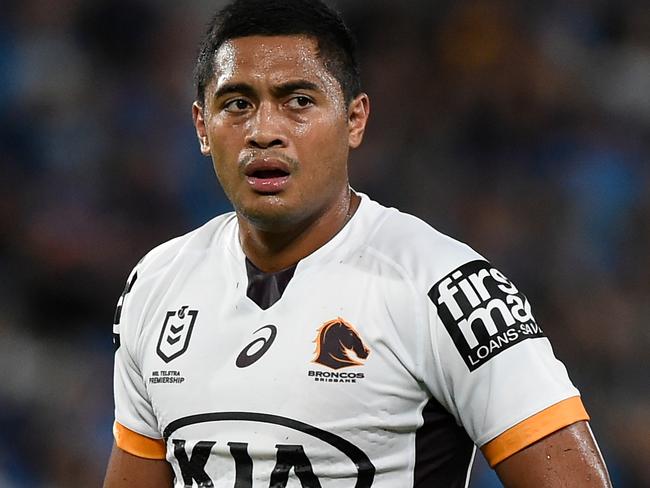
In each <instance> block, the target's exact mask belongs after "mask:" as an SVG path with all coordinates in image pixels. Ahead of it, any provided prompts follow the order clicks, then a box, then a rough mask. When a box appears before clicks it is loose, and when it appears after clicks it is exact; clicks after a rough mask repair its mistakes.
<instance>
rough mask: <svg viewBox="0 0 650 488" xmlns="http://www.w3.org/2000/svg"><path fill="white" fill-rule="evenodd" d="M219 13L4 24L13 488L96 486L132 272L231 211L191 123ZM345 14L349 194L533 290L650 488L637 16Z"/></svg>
mask: <svg viewBox="0 0 650 488" xmlns="http://www.w3.org/2000/svg"><path fill="white" fill-rule="evenodd" d="M221 4H223V2H220V1H207V0H200V1H199V0H195V1H191V2H173V1H171V0H156V1H153V0H150V1H147V0H94V1H90V0H85V1H81V0H58V1H57V2H52V1H51V0H20V1H14V0H3V1H2V2H1V3H0V192H1V193H0V194H1V198H0V226H1V228H2V229H3V231H2V232H1V233H0V371H2V373H1V376H0V441H1V442H0V487H2V488H23V487H52V488H58V487H73V486H74V487H77V486H84V487H85V486H88V487H90V486H99V485H100V483H101V481H100V480H101V479H102V477H103V472H104V467H105V463H106V460H107V457H108V453H109V449H110V446H111V443H112V438H111V423H112V408H113V406H112V392H111V388H112V384H111V382H112V379H111V376H112V347H111V324H112V315H113V308H114V306H115V303H116V301H117V298H118V296H119V294H120V292H121V290H122V287H123V284H124V281H125V279H126V277H127V274H128V272H129V270H130V269H131V267H132V266H133V265H134V264H135V263H136V262H137V261H138V260H139V258H140V257H141V256H142V255H143V254H144V253H145V252H146V251H147V250H149V249H150V248H151V247H153V246H154V245H156V244H157V243H160V242H162V241H164V240H167V239H169V238H170V237H172V236H176V235H178V234H181V233H184V232H186V231H188V230H190V229H192V228H193V227H195V226H197V225H199V224H201V223H203V222H205V221H206V220H207V219H209V218H211V217H212V216H214V215H215V214H218V213H221V212H223V211H226V210H229V208H230V207H229V204H228V202H227V201H226V200H225V199H224V197H223V194H222V193H221V191H220V190H219V189H218V187H217V184H216V180H215V178H214V176H213V172H212V168H211V164H210V161H209V160H207V159H204V158H203V157H201V155H200V153H199V150H198V146H197V143H196V141H195V136H194V130H193V127H192V123H191V116H190V104H191V102H192V99H193V87H192V83H191V72H192V68H193V64H194V59H195V56H196V52H197V51H196V46H197V43H198V40H199V38H200V36H201V34H202V33H203V31H204V27H205V24H206V22H207V16H208V15H210V14H211V13H212V12H213V11H214V9H215V8H216V7H217V6H219V5H221ZM338 6H339V8H340V9H341V10H342V11H343V12H344V14H345V17H346V18H347V20H348V21H349V23H350V25H351V27H352V28H353V30H354V31H355V32H356V34H357V36H358V38H359V41H360V51H361V57H362V68H363V78H364V87H365V90H366V91H367V92H368V93H369V94H370V97H371V100H372V102H373V105H372V117H371V121H370V126H369V129H368V132H367V138H366V141H365V143H364V145H363V147H362V148H361V149H359V150H358V151H356V152H355V153H354V154H353V159H352V180H353V185H354V187H355V188H356V189H358V190H361V191H364V192H367V193H369V194H371V195H372V196H373V197H374V198H375V199H377V200H379V201H380V202H382V203H384V204H387V205H395V206H398V207H399V208H401V209H402V210H405V211H409V212H412V213H415V214H416V215H419V216H421V217H423V218H424V219H426V220H427V221H428V222H430V223H431V224H433V225H434V226H436V227H437V228H439V229H440V230H442V231H443V232H445V233H449V234H452V235H453V236H455V237H457V238H460V239H461V240H464V241H467V242H469V243H471V244H472V245H473V246H474V247H475V248H476V249H477V250H479V251H480V252H481V253H483V254H484V255H486V256H488V257H489V258H490V259H491V260H492V261H493V262H494V264H495V265H496V266H498V267H499V268H501V269H502V270H503V271H504V272H505V273H506V274H507V275H509V276H510V277H511V278H512V279H513V280H514V281H515V282H516V283H517V284H518V286H520V287H521V288H522V289H523V290H525V291H526V292H527V295H528V296H529V298H530V299H531V301H532V303H533V304H534V310H535V311H536V316H537V319H538V321H539V322H540V323H541V324H542V326H543V327H544V328H545V331H546V332H547V334H548V335H549V336H550V338H551V341H552V342H553V344H554V347H555V351H556V354H557V355H558V356H559V357H560V358H561V359H562V360H563V361H564V362H565V363H566V364H567V366H568V368H569V371H570V372H571V375H572V378H573V380H574V381H575V383H576V384H577V385H578V387H579V388H580V389H581V391H582V393H583V397H584V401H585V403H586V405H587V408H588V410H589V412H590V413H591V415H592V417H593V421H592V427H593V430H594V431H595V433H596V435H597V437H598V439H599V441H600V444H601V448H602V450H603V452H604V454H605V457H606V458H607V461H608V464H609V467H610V470H611V471H612V476H613V478H614V479H615V482H616V486H618V487H643V486H650V482H649V481H648V480H650V462H648V461H649V460H650V419H649V415H650V388H649V386H650V384H649V383H650V382H649V380H648V378H649V370H650V369H649V364H648V362H649V361H648V358H649V355H648V347H649V345H650V332H649V330H650V328H649V327H648V317H649V316H650V164H649V156H650V9H649V8H648V3H647V0H639V1H633V0H619V1H605V0H591V1H590V0H562V1H560V0H557V1H553V0H549V1H545V2H508V1H505V0H463V1H458V0H456V1H424V0H421V1H416V0H401V1H399V2H397V1H387V0H383V1H380V0H372V1H370V0H367V1H362V0H346V1H343V0H341V1H340V2H339V3H338ZM479 457H480V456H479ZM471 486H472V487H473V488H488V487H493V486H500V485H499V484H498V482H497V481H495V478H494V476H493V475H491V474H490V472H488V471H486V470H485V468H484V464H481V463H479V465H478V466H477V468H476V476H475V479H474V481H473V484H472V485H471Z"/></svg>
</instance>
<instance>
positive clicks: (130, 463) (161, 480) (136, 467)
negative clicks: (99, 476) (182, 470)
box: [104, 444, 174, 488]
mask: <svg viewBox="0 0 650 488" xmlns="http://www.w3.org/2000/svg"><path fill="white" fill-rule="evenodd" d="M173 482H174V474H173V471H172V469H171V466H170V464H169V463H168V462H167V461H166V460H164V459H145V458H141V457H138V456H134V455H133V454H129V453H128V452H126V451H123V450H122V449H120V448H119V447H117V446H116V445H115V444H113V451H112V452H111V457H110V460H109V462H108V469H107V470H106V479H105V480H104V488H164V487H169V488H171V487H172V486H173Z"/></svg>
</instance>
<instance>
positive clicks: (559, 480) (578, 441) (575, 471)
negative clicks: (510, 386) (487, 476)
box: [495, 421, 612, 488]
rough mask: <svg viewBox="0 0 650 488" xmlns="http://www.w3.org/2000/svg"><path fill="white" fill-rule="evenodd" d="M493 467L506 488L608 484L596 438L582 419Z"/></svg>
mask: <svg viewBox="0 0 650 488" xmlns="http://www.w3.org/2000/svg"><path fill="white" fill-rule="evenodd" d="M495 470H496V472H497V474H498V475H499V478H501V481H502V482H503V484H504V485H505V486H506V487H507V488H526V487H535V488H546V487H549V488H550V487H556V486H563V487H567V488H574V487H575V488H583V487H594V488H607V487H611V486H612V485H611V481H610V480H609V476H608V474H607V468H606V467H605V462H604V461H603V458H602V456H601V454H600V451H599V449H598V446H597V445H596V441H595V440H594V437H593V435H592V433H591V430H590V429H589V425H588V424H587V422H584V421H582V422H577V423H575V424H572V425H569V426H567V427H564V428H563V429H560V430H558V431H557V432H555V433H553V434H551V435H549V436H547V437H544V438H543V439H541V440H539V441H538V442H536V443H534V444H532V445H530V446H528V447H526V448H525V449H523V450H521V451H519V452H517V453H516V454H513V455H512V456H510V457H509V458H507V459H506V460H504V461H502V462H501V463H499V464H498V465H497V466H496V467H495Z"/></svg>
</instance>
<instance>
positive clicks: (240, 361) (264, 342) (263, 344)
mask: <svg viewBox="0 0 650 488" xmlns="http://www.w3.org/2000/svg"><path fill="white" fill-rule="evenodd" d="M262 330H268V331H269V335H268V337H264V336H262V337H258V338H257V339H255V340H254V341H253V342H251V343H250V344H248V345H247V346H246V347H245V348H244V349H243V350H242V352H240V353H239V356H237V359H236V360H235V364H236V365H237V367H238V368H246V367H248V366H250V365H251V364H253V363H254V362H255V361H257V360H258V359H260V358H261V357H262V356H264V354H265V353H266V351H268V350H269V348H270V347H271V345H272V344H273V341H274V340H275V336H276V335H277V333H278V328H277V327H276V326H275V325H272V324H269V325H265V326H264V327H260V328H259V329H257V330H256V331H255V332H254V334H257V333H258V332H260V331H262ZM251 351H253V352H252V353H251Z"/></svg>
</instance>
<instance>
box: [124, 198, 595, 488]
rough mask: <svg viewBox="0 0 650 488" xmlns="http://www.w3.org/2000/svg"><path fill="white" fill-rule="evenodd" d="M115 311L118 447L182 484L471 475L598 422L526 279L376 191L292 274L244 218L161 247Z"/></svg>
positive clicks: (440, 481) (351, 483) (444, 479)
mask: <svg viewBox="0 0 650 488" xmlns="http://www.w3.org/2000/svg"><path fill="white" fill-rule="evenodd" d="M115 322H116V324H115V326H114V334H115V341H116V346H117V349H116V356H115V403H116V409H115V420H116V422H115V429H114V431H115V436H116V442H117V445H118V446H120V447H121V448H122V449H124V450H126V451H128V452H131V453H133V454H135V455H138V456H142V457H149V458H160V459H162V458H166V459H167V460H168V461H169V462H170V463H171V465H172V467H173V470H174V473H175V476H176V481H175V486H176V487H191V486H203V487H209V486H214V487H217V488H226V487H228V488H231V487H235V488H245V487H256V488H262V487H274V488H275V487H285V486H286V487H310V488H313V487H323V488H337V487H338V488H351V487H356V488H370V487H373V488H396V487H400V488H401V487H409V486H418V487H425V486H426V487H438V486H440V487H445V488H448V487H456V486H458V487H462V486H465V485H466V483H467V477H468V474H467V473H468V470H469V468H470V465H471V461H472V459H473V455H474V446H475V445H477V446H479V447H481V448H482V449H483V452H484V454H485V455H486V457H487V458H488V460H489V461H490V463H491V464H493V465H494V464H496V463H498V462H500V461H501V460H503V459H505V458H506V457H508V456H510V455H511V454H513V453H515V452H517V451H519V450H521V449H523V448H524V447H526V446H528V445H529V444H531V443H533V442H535V441H537V440H539V439H540V438H542V437H544V436H546V435H548V434H550V433H552V432H554V431H556V430H557V429H559V428H562V427H564V426H566V425H569V424H571V423H573V422H576V421H578V420H583V419H587V418H588V417H587V415H586V413H585V411H584V408H583V407H582V403H581V401H580V398H579V396H578V391H577V390H576V389H575V388H574V386H573V385H572V384H571V382H570V380H569V378H568V377H567V373H566V370H565V368H564V366H563V365H562V364H561V363H560V362H559V361H558V360H557V359H555V357H554V356H553V353H552V350H551V346H550V344H549V342H548V340H547V339H546V338H545V337H543V334H542V331H541V329H540V327H539V325H538V324H537V323H536V322H535V320H534V318H533V316H532V314H531V311H530V305H529V303H528V301H527V300H526V298H525V296H524V295H523V294H522V293H521V292H519V290H518V289H517V288H516V287H515V285H514V284H512V282H510V281H509V280H508V279H507V278H506V277H505V276H504V275H503V274H501V273H500V272H499V271H497V270H496V269H494V268H493V267H492V266H491V265H490V264H489V263H488V262H487V261H485V259H484V258H482V257H481V256H480V255H478V254H477V253H476V252H474V251H473V250H472V249H470V248H469V247H467V246H466V245H464V244H461V243H459V242H457V241H455V240H453V239H451V238H449V237H446V236H444V235H442V234H440V233H439V232H437V231H435V230H434V229H432V228H431V227H429V226H428V225H427V224H425V223H424V222H422V221H421V220H419V219H417V218H415V217H412V216H410V215H407V214H404V213H401V212H399V211H397V210H395V209H388V208H385V207H382V206H381V205H379V204H378V203H375V202H373V201H372V200H370V199H369V198H368V197H366V196H365V195H364V196H362V202H361V204H360V207H359V209H358V210H357V212H356V214H355V215H354V216H353V217H352V219H351V220H350V221H349V222H348V223H347V225H346V226H345V227H344V228H343V229H342V230H341V231H340V232H339V233H338V234H337V235H336V236H334V237H333V238H332V239H331V240H330V241H329V242H328V243H327V244H325V245H324V246H323V247H321V248H320V249H318V250H317V251H315V252H314V253H313V254H311V255H309V256H307V257H306V258H304V259H303V260H301V261H300V262H299V263H298V264H297V265H296V266H294V267H292V268H291V269H288V270H285V271H282V272H279V273H274V274H265V273H262V272H260V271H258V270H257V269H255V267H254V266H253V265H252V264H251V263H250V262H249V261H248V260H247V259H246V257H245V255H244V253H243V251H242V249H241V247H240V243H239V236H238V224H237V220H236V218H235V216H234V214H232V213H231V214H226V215H223V216H220V217H217V218H215V219H213V220H212V221H210V222H208V223H207V224H206V225H204V226H203V227H201V228H199V229H197V230H196V231H194V232H191V233H190V234H187V235H185V236H183V237H180V238H177V239H174V240H172V241H170V242H167V243H165V244H163V245H161V246H159V247H158V248H156V249H154V250H153V251H151V252H150V253H149V254H148V255H147V256H146V257H145V258H144V259H143V260H142V261H141V262H140V263H139V264H138V265H137V266H136V268H135V269H134V271H133V272H132V274H131V276H130V278H129V281H128V284H127V287H126V289H125V292H124V294H123V295H122V297H121V299H120V303H119V306H118V310H117V313H116V320H115Z"/></svg>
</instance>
